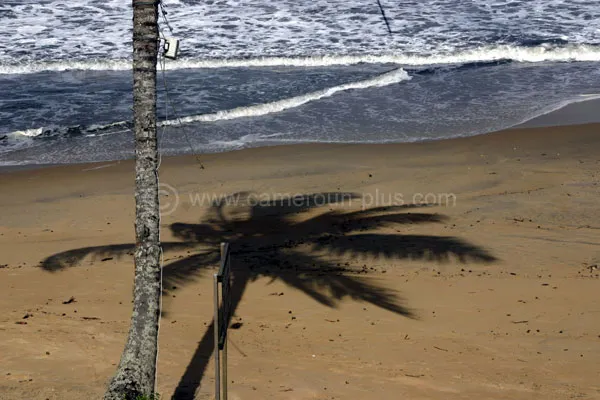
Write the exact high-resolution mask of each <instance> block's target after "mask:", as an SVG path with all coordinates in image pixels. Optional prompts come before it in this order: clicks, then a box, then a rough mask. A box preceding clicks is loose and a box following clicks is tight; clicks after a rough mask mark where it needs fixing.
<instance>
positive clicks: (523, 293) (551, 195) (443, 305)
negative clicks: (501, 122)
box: [0, 124, 600, 400]
mask: <svg viewBox="0 0 600 400" xmlns="http://www.w3.org/2000/svg"><path fill="white" fill-rule="evenodd" d="M599 130H600V125H597V124H588V125H574V126H564V127H545V128H529V129H513V130H510V131H505V132H498V133H493V134H487V135H481V136H476V137H470V138H459V139H451V140H442V141H433V142H423V143H409V144H378V145H350V144H329V145H327V144H318V145H317V144H314V145H313V144H306V145H290V146H278V147H264V148H255V149H247V150H240V151H233V152H228V153H221V154H210V155H201V156H199V157H198V158H196V157H189V156H183V157H172V158H164V159H163V160H162V165H161V168H160V182H161V184H162V185H163V186H162V189H163V190H164V192H163V196H162V197H161V201H162V202H163V203H164V205H165V209H164V210H163V211H164V214H163V216H162V220H161V223H162V227H163V230H162V234H161V236H162V240H163V242H164V243H165V247H164V251H165V253H164V265H165V266H164V290H165V292H164V297H163V314H164V315H163V318H162V321H161V327H160V350H159V363H158V392H159V393H160V394H161V395H162V398H165V399H169V398H176V399H192V398H194V393H195V396H196V397H195V398H197V399H211V398H212V397H213V390H214V367H213V359H212V352H211V348H212V325H211V320H212V310H213V305H212V300H213V293H212V274H213V273H214V271H215V268H216V265H217V259H218V244H219V243H220V242H222V241H228V242H230V243H231V245H232V249H233V269H234V275H235V282H234V294H235V296H234V297H235V298H234V300H235V301H236V303H237V307H236V310H235V317H234V318H233V321H232V322H233V325H232V329H231V330H230V342H229V344H230V345H229V378H230V383H229V393H230V398H231V399H252V400H253V399H256V400H262V399H390V400H392V399H399V398H406V399H412V400H418V399H440V400H441V399H444V400H446V399H514V400H518V399H543V400H548V399H574V398H577V399H598V398H600V380H599V379H598V377H599V376H600V365H599V364H598V359H600V318H599V317H600V296H598V293H599V285H600V271H599V269H598V264H599V263H600V250H599V249H600V248H599V244H600V240H599V232H600V231H599V229H600V223H599V222H598V221H599V220H600V211H599V209H598V199H599V195H600V186H599V184H598V183H599V181H600V179H599V172H598V171H600V135H599V134H598V132H599ZM133 184H134V171H133V162H132V161H121V162H105V163H98V164H86V165H69V166H55V167H47V168H42V169H25V170H7V171H4V172H2V173H0V187H1V188H2V190H1V191H0V209H1V210H2V211H1V213H0V288H1V290H0V338H1V340H0V360H2V361H1V362H0V377H1V378H0V399H6V400H12V399H32V400H37V399H40V400H44V399H53V400H54V399H60V400H75V399H97V398H101V396H102V393H103V390H104V388H105V385H106V383H107V381H108V379H109V378H110V377H111V376H112V374H113V373H114V371H115V368H116V363H117V362H118V360H119V357H120V354H121V351H122V350H123V345H124V342H125V338H126V334H127V330H128V326H129V318H130V313H131V295H132V282H133V279H132V278H133V259H132V256H131V249H132V241H133V240H134V230H133V220H134V200H133ZM236 193H237V195H236ZM230 195H233V197H226V196H230ZM290 199H293V200H295V201H291V200H290Z"/></svg>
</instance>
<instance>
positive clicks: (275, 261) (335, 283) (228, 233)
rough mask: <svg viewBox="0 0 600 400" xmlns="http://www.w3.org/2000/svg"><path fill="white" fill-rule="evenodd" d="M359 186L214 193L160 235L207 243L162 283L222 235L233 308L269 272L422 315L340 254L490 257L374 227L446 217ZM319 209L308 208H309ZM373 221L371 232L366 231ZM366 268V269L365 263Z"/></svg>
mask: <svg viewBox="0 0 600 400" xmlns="http://www.w3.org/2000/svg"><path fill="white" fill-rule="evenodd" d="M357 199H360V196H358V195H356V194H354V193H342V192H334V193H315V194H309V195H302V196H295V197H285V198H283V197H282V198H279V199H275V200H265V201H261V200H262V199H259V198H256V197H254V196H253V194H252V193H250V192H239V193H234V194H233V195H230V196H227V197H223V198H221V199H219V200H216V201H214V202H213V203H212V204H211V205H210V207H209V209H208V212H207V214H206V216H205V218H204V222H203V223H199V224H189V223H174V224H172V225H171V226H170V229H171V232H172V234H173V235H174V236H175V238H177V239H179V241H176V242H167V243H163V249H164V251H165V252H169V251H181V250H185V249H188V250H189V249H194V250H198V249H204V250H200V251H198V252H197V253H195V254H192V255H189V256H187V257H184V258H180V259H178V260H177V261H174V262H171V263H169V264H167V265H165V266H164V268H163V293H165V294H168V293H170V292H171V291H173V290H176V288H177V287H180V286H182V285H185V284H186V283H189V282H190V281H193V280H194V279H195V278H197V277H198V276H200V275H201V274H202V272H203V271H205V270H206V269H208V268H209V267H212V266H215V265H216V264H217V263H218V259H219V253H218V251H215V250H213V249H218V247H219V246H218V245H219V244H220V243H221V242H229V243H230V244H231V248H232V249H233V250H232V260H233V264H232V273H233V276H234V278H233V286H232V299H231V304H232V314H233V313H234V312H235V310H236V308H237V306H238V305H239V303H240V301H241V299H242V297H243V294H244V291H245V289H246V287H247V285H248V284H249V283H250V282H252V281H255V280H257V279H260V278H263V277H267V278H270V279H271V280H272V281H275V280H280V281H282V282H283V283H285V284H287V285H288V286H290V287H293V288H296V289H298V290H301V291H302V292H304V293H305V294H307V295H308V296H310V297H311V298H313V299H314V300H315V301H317V302H319V303H321V304H323V305H326V306H328V307H337V305H338V304H339V303H340V302H341V301H342V300H343V299H345V298H351V299H354V300H358V301H364V302H368V303H371V304H373V305H376V306H378V307H381V308H383V309H386V310H389V311H391V312H394V313H396V314H399V315H402V316H405V317H408V318H417V316H416V315H415V313H414V312H413V311H411V310H410V309H409V308H408V307H406V306H405V305H404V301H403V299H402V298H401V297H400V296H399V295H398V293H397V292H396V291H393V290H390V289H387V288H385V287H382V286H379V285H377V284H376V283H374V282H373V281H372V280H369V279H367V278H365V277H363V276H361V274H360V272H361V270H356V269H353V267H351V266H350V265H342V264H340V263H339V262H337V261H338V259H337V257H342V256H352V257H354V256H357V255H362V256H368V257H372V258H378V257H385V258H388V259H396V260H403V259H404V260H409V259H414V260H426V261H435V262H448V261H450V260H452V259H454V260H456V261H457V262H461V263H466V262H470V261H473V262H486V263H489V262H493V261H495V260H496V258H495V257H493V256H492V255H490V254H489V253H488V252H487V251H486V250H485V249H482V248H480V247H478V246H475V245H473V244H469V243H467V242H465V241H464V240H462V239H459V238H456V237H441V236H429V235H402V234H386V233H377V232H372V231H373V230H374V229H378V228H385V227H388V228H389V227H397V226H398V225H401V224H422V223H439V222H443V221H444V220H446V219H447V217H445V216H443V215H440V214H436V213H424V212H422V210H424V209H426V208H427V207H428V205H420V204H410V205H402V206H390V207H377V208H371V209H366V210H360V209H359V210H357V209H356V207H350V208H348V207H339V206H340V205H342V206H348V205H351V203H352V201H354V200H357ZM317 210H318V211H322V210H325V211H322V212H320V213H317V212H309V211H317ZM369 231H371V232H369ZM132 249H133V245H132V244H118V245H109V246H98V247H88V248H81V249H74V250H69V251H66V252H63V253H58V254H55V255H53V256H50V257H48V258H46V259H45V260H43V261H42V263H41V266H42V268H44V269H45V270H47V271H50V272H55V271H59V270H61V269H64V268H67V267H73V266H76V265H77V264H79V263H80V262H81V261H82V260H83V259H84V258H86V257H88V256H92V257H108V256H110V257H121V256H124V255H127V254H131V251H132ZM362 272H364V271H362ZM213 327H214V326H213V324H212V323H211V325H210V326H209V327H208V328H207V330H206V332H205V333H204V335H203V337H202V339H201V340H200V342H199V344H198V347H197V348H196V351H195V353H194V355H193V356H192V358H191V361H190V363H189V364H188V366H187V368H186V371H185V373H184V374H183V376H182V377H181V379H180V381H179V384H178V386H177V388H176V390H175V392H174V394H173V396H172V398H173V399H177V400H184V399H193V398H194V394H195V393H196V391H197V390H198V388H199V386H200V382H201V380H202V377H203V375H204V371H205V369H206V366H207V365H208V361H209V359H210V357H211V355H212V351H213V347H214V346H213V345H214V342H213V334H212V332H213Z"/></svg>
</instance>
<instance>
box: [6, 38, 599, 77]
mask: <svg viewBox="0 0 600 400" xmlns="http://www.w3.org/2000/svg"><path fill="white" fill-rule="evenodd" d="M500 60H511V61H516V62H527V63H536V62H547V61H553V62H572V61H600V46H599V45H586V44H579V45H556V44H552V43H542V44H540V45H536V46H514V45H496V46H484V47H480V48H476V49H473V50H465V51H461V52H457V53H449V54H434V55H410V54H387V55H325V56H312V57H259V58H247V59H246V58H242V59H205V60H194V59H179V60H176V61H169V62H167V63H166V69H167V70H177V69H192V68H242V67H278V66H289V67H323V66H340V65H354V64H361V63H365V64H396V65H400V66H428V65H443V64H465V63H478V62H490V61H500ZM130 69H131V61H130V60H125V59H122V60H102V59H98V60H85V61H35V62H30V61H28V62H20V63H14V64H5V65H0V74H32V73H38V72H43V71H58V72H60V71H71V70H81V71H86V70H87V71H127V70H130Z"/></svg>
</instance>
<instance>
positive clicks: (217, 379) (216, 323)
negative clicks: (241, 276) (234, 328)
mask: <svg viewBox="0 0 600 400" xmlns="http://www.w3.org/2000/svg"><path fill="white" fill-rule="evenodd" d="M213 278H214V281H215V316H214V322H213V325H214V327H215V400H220V399H221V368H220V366H219V358H220V353H219V282H218V278H217V274H214V275H213Z"/></svg>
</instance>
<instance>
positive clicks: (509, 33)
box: [0, 0, 600, 65]
mask: <svg viewBox="0 0 600 400" xmlns="http://www.w3.org/2000/svg"><path fill="white" fill-rule="evenodd" d="M5 3H6V2H5ZM163 3H164V4H165V5H166V8H167V11H168V12H169V14H168V18H169V20H170V24H171V26H172V27H173V30H174V33H173V34H174V35H175V36H177V37H179V38H180V39H182V47H181V49H182V53H183V55H184V56H186V57H190V58H194V59H209V58H210V59H236V58H248V57H250V58H258V57H264V56H268V57H271V56H294V57H306V56H309V55H324V54H342V55H348V54H376V55H382V54H390V53H391V54H409V53H410V54H420V55H436V54H442V53H445V54H448V53H453V54H456V53H458V52H459V51H462V50H466V49H467V50H468V49H473V48H476V47H480V46H482V45H489V44H494V43H503V44H519V43H521V42H522V41H527V40H534V41H537V40H541V41H549V42H551V41H553V40H557V39H560V40H563V41H568V42H569V43H571V44H594V43H595V44H599V43H600V7H599V6H598V5H599V3H598V1H597V0H588V1H582V0H470V1H462V0H430V1H409V2H402V1H392V0H381V4H382V5H383V8H384V9H385V13H386V15H387V17H388V20H389V23H390V26H391V29H392V31H393V34H391V35H390V34H388V32H387V28H386V26H385V24H384V22H383V19H382V18H381V13H380V11H379V8H378V5H377V2H376V1H364V0H327V1H325V0H313V1H297V0H280V1H277V2H272V1H265V0H245V1H243V2H240V1H239V0H220V1H218V2H207V1H192V0H163ZM131 16H132V10H131V2H128V1H123V0H104V1H89V0H69V1H64V0H35V1H34V0H19V1H14V0H13V1H9V2H8V4H5V5H2V4H0V18H2V27H3V29H2V30H1V31H0V64H3V65H5V64H7V63H10V62H12V61H14V60H17V59H21V58H23V57H25V58H26V59H27V60H28V61H29V62H38V61H44V60H73V59H77V60H91V59H125V58H127V57H128V56H129V54H130V53H131ZM163 25H164V24H163ZM163 30H164V31H166V33H168V34H169V35H170V33H169V32H168V28H167V27H166V25H165V26H163Z"/></svg>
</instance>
